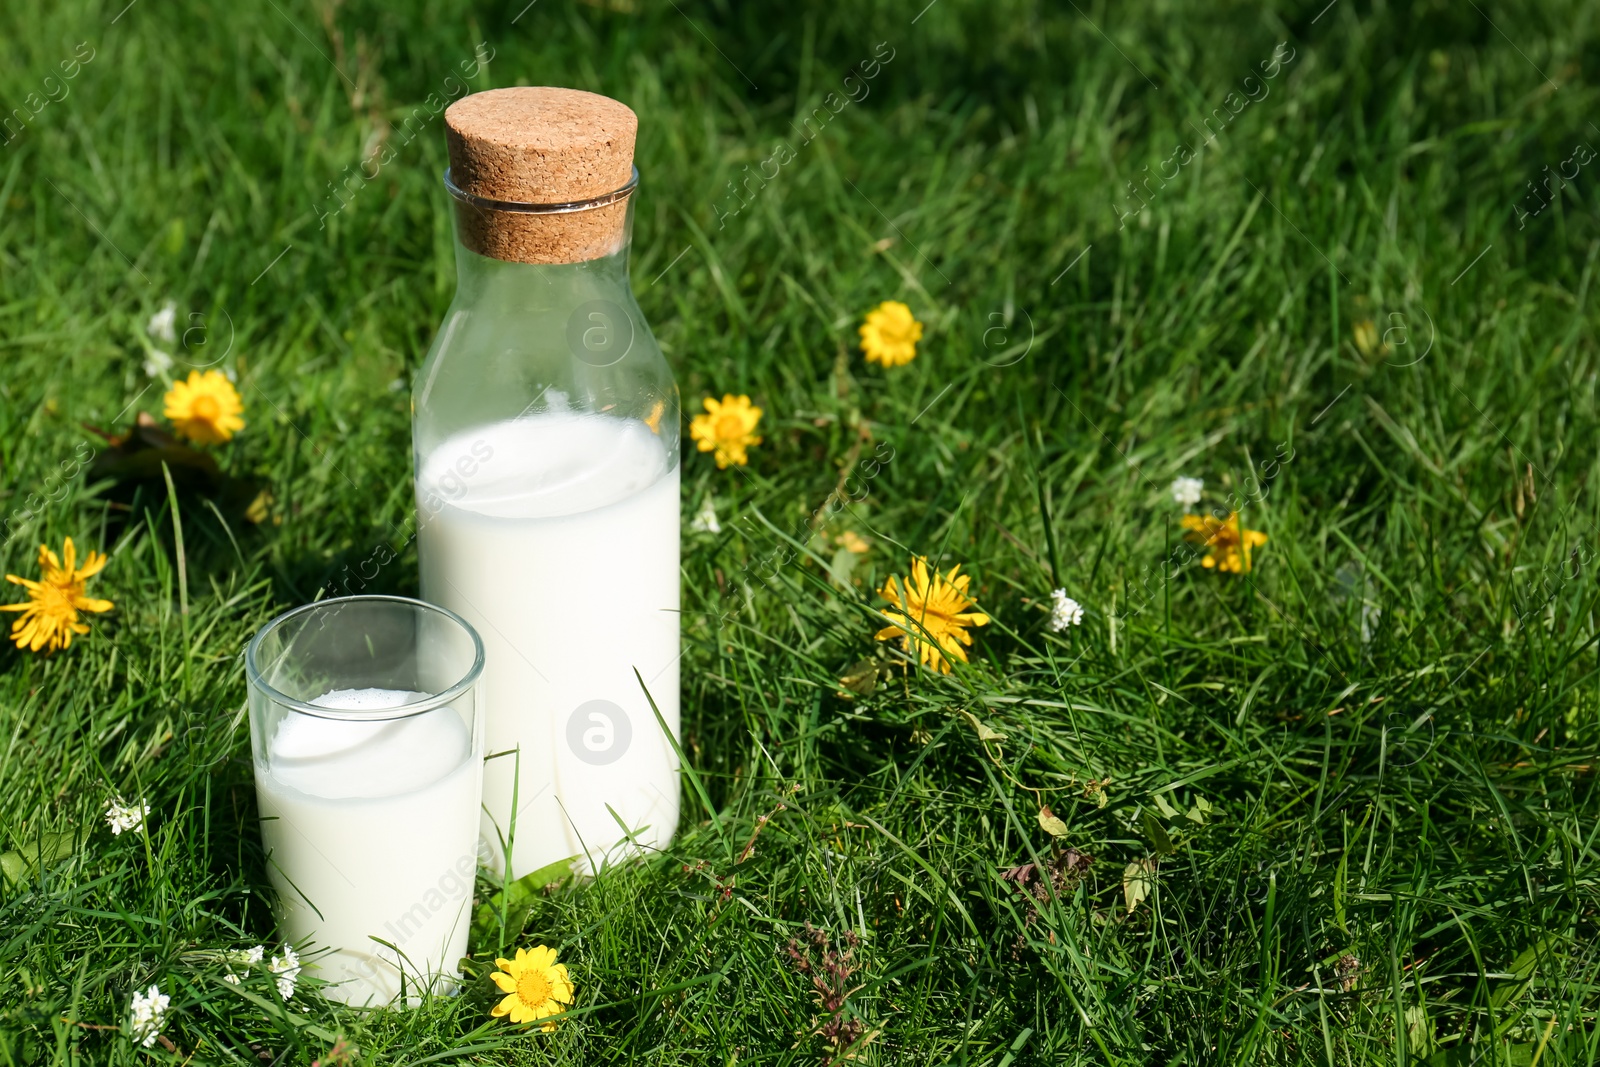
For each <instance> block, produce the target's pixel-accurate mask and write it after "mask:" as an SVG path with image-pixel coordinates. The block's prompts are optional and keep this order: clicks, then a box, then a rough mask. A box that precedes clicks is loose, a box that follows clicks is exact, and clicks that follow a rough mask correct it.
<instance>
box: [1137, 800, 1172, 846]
mask: <svg viewBox="0 0 1600 1067" xmlns="http://www.w3.org/2000/svg"><path fill="white" fill-rule="evenodd" d="M1139 822H1140V823H1141V824H1142V825H1143V826H1144V833H1145V836H1146V837H1148V838H1149V839H1150V843H1151V844H1152V845H1153V846H1155V850H1156V853H1157V855H1161V856H1170V855H1172V838H1170V837H1168V836H1167V831H1166V830H1165V829H1164V828H1163V827H1162V825H1161V823H1160V822H1159V821H1157V819H1156V817H1155V816H1154V815H1151V814H1150V809H1149V808H1145V809H1144V810H1143V811H1141V812H1140V813H1139Z"/></svg>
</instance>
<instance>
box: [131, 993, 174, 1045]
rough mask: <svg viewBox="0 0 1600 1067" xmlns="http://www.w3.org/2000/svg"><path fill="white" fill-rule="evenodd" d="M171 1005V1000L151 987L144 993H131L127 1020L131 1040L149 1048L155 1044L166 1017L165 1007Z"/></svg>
mask: <svg viewBox="0 0 1600 1067" xmlns="http://www.w3.org/2000/svg"><path fill="white" fill-rule="evenodd" d="M171 1003H172V998H171V997H169V996H167V995H166V994H165V993H163V992H161V990H159V989H157V988H156V987H155V986H154V985H152V986H151V987H150V988H149V989H148V990H147V991H146V992H143V993H141V992H139V991H138V990H137V989H135V990H134V991H133V1008H132V1018H131V1019H129V1022H128V1025H129V1028H130V1029H131V1030H132V1031H133V1040H135V1041H137V1042H138V1043H139V1044H141V1045H143V1046H144V1047H145V1048H150V1047H151V1046H152V1045H154V1044H155V1043H156V1038H158V1037H160V1036H161V1024H162V1022H163V1021H164V1020H165V1019H166V1017H167V1006H168V1005H169V1004H171Z"/></svg>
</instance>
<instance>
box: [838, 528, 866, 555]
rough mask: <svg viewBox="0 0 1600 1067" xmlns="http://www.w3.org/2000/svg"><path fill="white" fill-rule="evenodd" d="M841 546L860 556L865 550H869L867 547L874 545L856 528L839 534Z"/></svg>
mask: <svg viewBox="0 0 1600 1067" xmlns="http://www.w3.org/2000/svg"><path fill="white" fill-rule="evenodd" d="M839 547H840V548H847V549H849V550H850V551H851V552H854V553H855V554H856V555H858V556H859V555H861V554H862V553H863V552H865V551H867V549H869V548H871V547H872V542H870V541H868V540H867V539H866V538H865V537H862V536H861V535H860V534H858V533H856V532H855V531H854V530H846V531H845V532H844V533H842V534H840V535H839Z"/></svg>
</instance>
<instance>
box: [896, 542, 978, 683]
mask: <svg viewBox="0 0 1600 1067" xmlns="http://www.w3.org/2000/svg"><path fill="white" fill-rule="evenodd" d="M959 570H961V567H960V565H959V564H958V565H956V566H954V567H951V568H950V573H948V574H940V573H939V572H938V571H934V572H933V573H932V576H931V577H930V575H929V573H928V561H927V560H925V559H923V558H922V557H920V556H918V557H915V558H913V559H912V560H911V577H910V578H908V579H897V578H895V577H893V576H890V578H889V580H888V581H887V582H885V583H884V586H883V588H882V589H880V590H878V595H879V596H881V597H883V599H885V600H887V601H889V602H890V603H891V604H894V605H895V606H896V608H898V609H899V610H895V609H893V608H891V609H885V611H884V614H885V615H887V616H888V617H889V618H891V619H897V620H899V625H895V626H886V627H884V628H883V629H881V630H879V631H878V633H877V639H878V640H879V641H892V640H894V639H895V638H897V637H898V638H901V646H902V647H903V648H904V649H905V650H906V651H907V652H913V651H914V652H916V654H917V659H918V661H920V662H922V663H925V664H927V665H928V666H930V667H932V668H934V669H935V670H937V671H939V672H940V673H941V674H949V673H950V659H951V657H954V658H955V659H958V660H960V661H961V662H962V663H965V662H967V653H966V651H965V650H964V649H963V648H962V647H961V646H962V645H971V644H972V637H971V635H969V634H968V633H967V627H969V626H986V625H988V622H989V616H987V615H985V614H983V613H982V612H978V611H968V610H967V609H968V608H970V607H973V606H975V605H974V604H973V601H972V599H971V598H970V597H968V596H967V584H968V583H969V582H970V581H971V580H972V576H971V575H969V574H963V575H960V576H959V577H958V576H957V573H956V572H957V571H959Z"/></svg>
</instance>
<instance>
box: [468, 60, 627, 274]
mask: <svg viewBox="0 0 1600 1067" xmlns="http://www.w3.org/2000/svg"><path fill="white" fill-rule="evenodd" d="M444 121H445V138H446V141H447V143H448V146H449V150H450V179H451V184H452V185H454V186H455V189H456V190H459V193H460V194H464V196H463V195H456V200H457V213H456V218H457V222H458V223H459V229H460V235H461V241H462V243H463V244H464V245H466V246H467V247H468V248H470V249H471V250H472V251H474V252H477V253H478V254H479V255H483V256H489V257H491V258H493V259H504V260H511V261H513V262H518V263H579V262H582V261H584V260H588V259H598V258H599V257H601V256H607V255H611V254H613V253H615V252H617V251H618V250H619V249H621V248H622V246H623V244H624V242H625V241H626V240H627V215H628V202H627V197H626V196H625V195H624V196H620V197H618V198H616V199H614V200H611V202H609V203H605V204H602V205H600V206H596V207H588V208H584V209H583V210H568V211H531V212H530V211H514V210H506V209H504V208H502V207H497V206H495V205H494V204H486V203H483V201H497V202H500V203H501V204H524V205H563V204H573V203H576V202H579V201H585V200H593V199H596V198H606V197H607V196H608V194H612V193H616V192H618V191H619V190H622V189H624V188H625V187H627V186H628V185H629V183H630V182H631V180H632V177H633V142H634V137H635V135H636V134H637V133H638V129H639V117H638V116H637V115H635V114H634V113H633V109H632V108H630V107H628V106H627V105H626V104H622V103H619V102H618V101H616V100H612V99H611V98H609V97H605V96H599V95H597V94H595V93H586V92H584V91H582V90H580V89H559V88H553V87H548V86H519V87H516V88H510V89H490V90H489V91H487V92H482V93H473V94H472V95H471V96H466V97H462V98H461V99H460V100H457V101H456V102H455V103H453V104H451V105H450V107H449V108H448V109H446V111H445V113H444Z"/></svg>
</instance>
